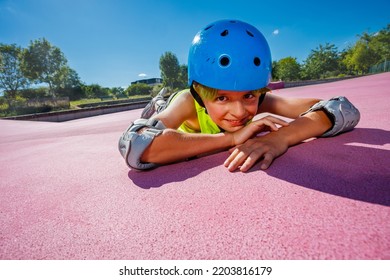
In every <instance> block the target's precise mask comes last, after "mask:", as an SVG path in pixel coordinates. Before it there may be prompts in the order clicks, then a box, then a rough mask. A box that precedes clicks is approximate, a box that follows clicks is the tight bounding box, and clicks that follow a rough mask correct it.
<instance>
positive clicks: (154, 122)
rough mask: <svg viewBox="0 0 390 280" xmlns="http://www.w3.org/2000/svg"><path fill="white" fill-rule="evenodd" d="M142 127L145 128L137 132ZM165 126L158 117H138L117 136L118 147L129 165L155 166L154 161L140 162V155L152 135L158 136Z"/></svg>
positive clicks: (148, 143)
mask: <svg viewBox="0 0 390 280" xmlns="http://www.w3.org/2000/svg"><path fill="white" fill-rule="evenodd" d="M143 128H145V129H144V130H143V131H142V132H141V133H138V131H139V130H140V129H143ZM165 128H166V127H165V125H164V124H163V123H162V122H161V121H160V120H158V119H149V120H147V119H138V120H136V121H134V123H132V124H131V125H130V126H129V127H128V128H127V130H126V131H125V132H124V133H123V135H122V136H121V137H120V138H119V143H118V149H119V152H120V153H121V155H122V157H123V158H124V159H125V161H126V163H127V165H128V166H129V167H131V168H134V169H139V170H144V169H150V168H154V167H156V166H157V165H156V164H154V163H144V162H141V156H142V154H143V153H144V151H145V150H146V149H147V148H148V147H149V145H150V144H151V143H152V141H153V139H154V137H156V136H159V135H160V134H161V133H162V132H163V130H164V129H165Z"/></svg>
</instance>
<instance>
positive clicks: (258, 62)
mask: <svg viewBox="0 0 390 280" xmlns="http://www.w3.org/2000/svg"><path fill="white" fill-rule="evenodd" d="M253 63H254V64H255V65H256V66H260V64H261V60H260V58H258V57H257V56H256V57H255V58H254V59H253Z"/></svg>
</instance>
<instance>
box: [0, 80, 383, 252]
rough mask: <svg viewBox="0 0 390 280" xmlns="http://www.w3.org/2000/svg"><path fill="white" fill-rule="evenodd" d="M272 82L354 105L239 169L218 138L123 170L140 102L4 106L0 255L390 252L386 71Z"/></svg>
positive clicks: (0, 148)
mask: <svg viewBox="0 0 390 280" xmlns="http://www.w3.org/2000/svg"><path fill="white" fill-rule="evenodd" d="M273 94H280V95H285V96H302V97H306V96H316V97H321V98H330V97H332V96H336V95H346V96H348V97H349V99H350V100H351V101H352V102H353V103H354V104H355V105H356V106H357V107H358V108H359V109H360V111H361V114H362V119H361V122H360V123H359V125H358V126H357V128H356V129H355V130H354V131H352V132H350V133H346V134H343V135H340V136H338V137H335V138H328V139H318V140H315V141H310V142H307V143H305V144H302V145H298V146H295V147H292V148H290V149H289V151H288V152H287V153H286V154H285V155H283V156H282V157H281V158H279V159H277V160H276V161H275V162H274V164H273V165H272V167H271V168H270V169H269V170H267V171H265V172H263V171H260V170H259V165H258V164H257V165H256V166H255V167H254V168H253V169H252V170H251V171H250V172H249V173H246V174H242V173H239V172H236V173H229V172H228V171H227V170H226V169H225V168H224V167H223V166H222V163H223V161H224V159H225V158H226V157H227V152H222V153H218V154H215V155H212V156H208V157H204V158H201V159H197V160H192V161H188V162H182V163H178V164H172V165H169V166H164V167H160V168H158V169H156V170H153V171H148V172H136V171H133V170H130V171H129V169H128V168H127V166H126V165H125V163H124V161H123V159H122V158H121V157H120V155H119V152H118V151H117V140H118V137H119V136H120V134H121V133H122V131H123V130H124V129H125V128H126V127H127V125H128V123H129V122H130V121H131V120H134V119H136V118H138V116H139V114H140V110H134V111H128V112H122V113H116V114H111V115H102V116H98V117H91V118H86V119H79V120H74V121H69V122H64V123H46V122H30V121H10V120H0V127H1V135H0V166H1V168H0V178H1V179H0V194H1V195H0V259H390V223H389V221H390V207H389V206H390V73H386V74H380V75H375V76H369V77H363V78H358V79H351V80H345V81H341V82H335V83H329V84H322V85H317V86H306V87H301V88H291V89H282V90H275V91H274V92H273Z"/></svg>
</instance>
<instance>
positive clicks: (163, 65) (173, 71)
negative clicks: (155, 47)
mask: <svg viewBox="0 0 390 280" xmlns="http://www.w3.org/2000/svg"><path fill="white" fill-rule="evenodd" d="M160 71H161V78H162V79H163V84H164V86H168V87H170V88H171V89H174V88H175V86H176V85H177V84H178V81H179V77H180V72H181V71H180V65H179V60H178V59H177V57H176V55H175V54H173V53H172V52H165V53H164V54H163V55H162V56H161V57H160Z"/></svg>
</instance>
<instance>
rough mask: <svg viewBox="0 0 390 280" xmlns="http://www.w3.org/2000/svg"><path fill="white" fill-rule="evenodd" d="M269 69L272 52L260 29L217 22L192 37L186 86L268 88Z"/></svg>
mask: <svg viewBox="0 0 390 280" xmlns="http://www.w3.org/2000/svg"><path fill="white" fill-rule="evenodd" d="M271 67H272V61H271V52H270V49H269V46H268V43H267V41H266V39H265V38H264V36H263V34H261V32H260V31H259V30H257V29H256V28H255V27H254V26H252V25H250V24H247V23H245V22H242V21H239V20H220V21H216V22H214V23H211V24H209V25H208V26H207V27H205V28H203V29H202V30H200V31H199V32H198V33H197V34H196V35H195V37H194V39H193V41H192V44H191V47H190V51H189V55H188V83H189V85H190V86H191V85H192V83H193V82H194V81H196V82H198V83H200V84H202V85H205V86H208V87H211V88H215V89H223V90H234V91H246V90H255V89H260V88H263V87H266V86H267V85H268V83H269V81H270V78H271Z"/></svg>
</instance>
